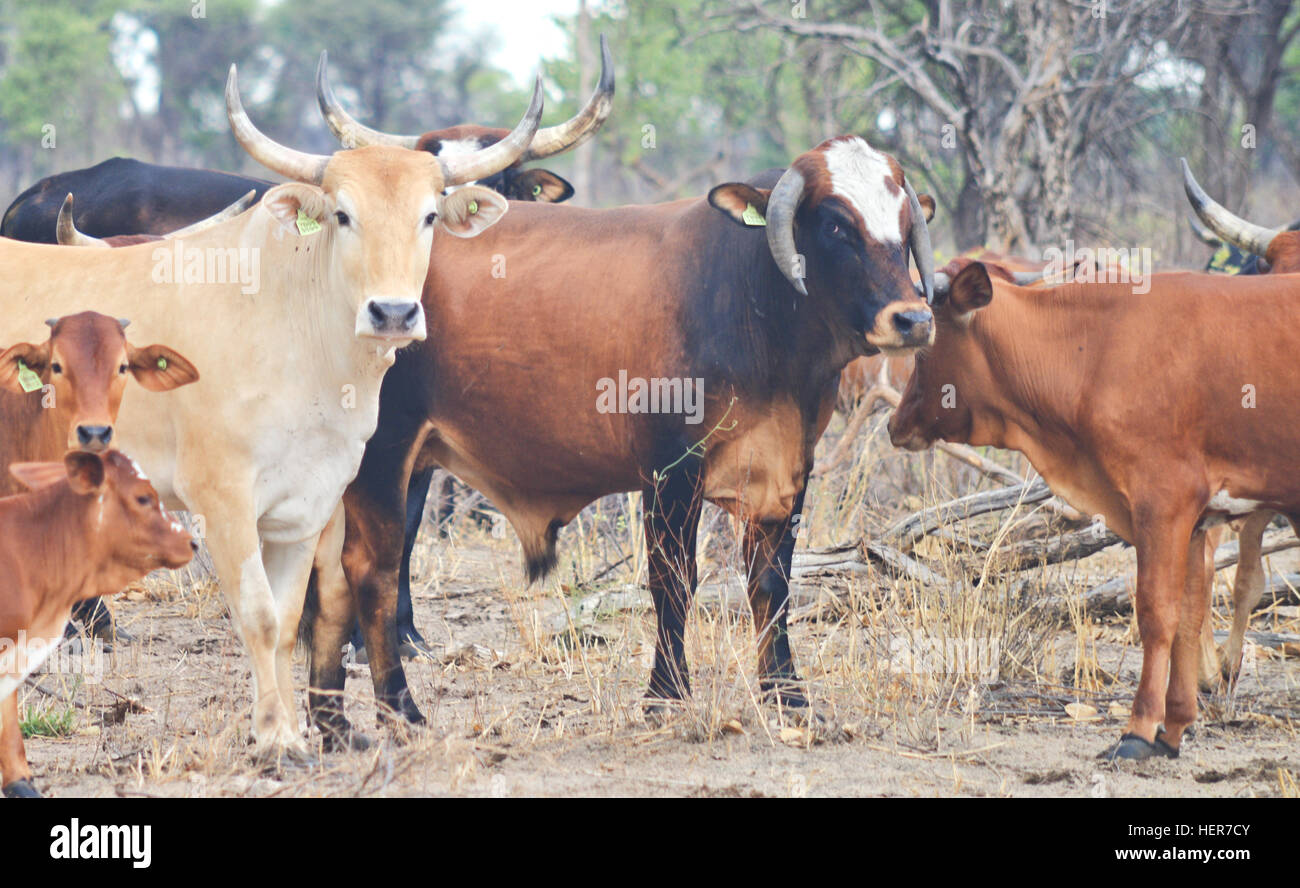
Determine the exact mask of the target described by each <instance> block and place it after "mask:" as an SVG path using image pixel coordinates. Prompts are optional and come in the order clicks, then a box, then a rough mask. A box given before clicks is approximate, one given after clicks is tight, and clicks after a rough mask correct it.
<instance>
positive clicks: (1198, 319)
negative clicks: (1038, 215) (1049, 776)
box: [889, 260, 1300, 758]
mask: <svg viewBox="0 0 1300 888" xmlns="http://www.w3.org/2000/svg"><path fill="white" fill-rule="evenodd" d="M1150 283H1151V289H1150V291H1149V292H1148V293H1145V294H1141V295H1137V294H1135V293H1134V292H1133V288H1132V287H1131V286H1128V285H1123V284H1066V285H1064V286H1058V287H1050V288H1046V289H1041V288H1040V289H1028V288H1021V287H1016V286H1014V285H1011V284H1007V283H1005V282H1003V281H1000V280H996V279H990V277H989V274H988V272H987V270H986V269H985V268H984V267H983V266H982V265H980V264H979V263H973V262H969V261H966V260H960V261H958V262H954V263H952V264H950V265H949V266H948V267H947V268H946V269H945V270H944V273H942V274H940V275H937V276H936V297H935V318H936V322H937V325H938V332H937V334H936V337H935V346H934V348H932V349H928V350H926V351H923V352H921V353H919V354H918V355H917V358H916V371H915V373H913V375H912V378H911V379H910V380H909V381H908V384H907V389H906V390H905V392H904V394H903V401H902V404H901V405H900V406H899V409H898V410H897V412H896V413H895V414H894V416H893V418H892V420H891V421H890V424H889V431H890V438H891V440H892V441H893V442H894V443H895V444H896V445H897V446H900V447H906V448H908V449H911V450H919V449H923V448H925V447H927V446H929V445H931V444H933V443H934V442H935V441H936V440H938V439H944V440H947V441H954V442H961V443H965V444H972V445H976V446H982V445H991V446H995V447H1009V448H1013V449H1016V450H1019V451H1020V452H1021V453H1023V454H1025V455H1026V456H1027V457H1028V458H1029V461H1030V462H1031V463H1032V464H1033V466H1034V468H1035V469H1036V470H1037V471H1038V473H1039V474H1040V475H1042V476H1043V478H1044V480H1046V481H1047V483H1048V484H1050V485H1051V487H1052V489H1053V490H1054V491H1056V493H1057V494H1058V495H1060V496H1061V497H1062V498H1063V499H1065V500H1066V501H1067V502H1069V503H1070V504H1071V505H1072V506H1074V507H1075V508H1076V509H1078V510H1080V511H1081V512H1084V513H1085V514H1090V515H1102V516H1103V517H1104V519H1105V521H1106V523H1107V525H1108V526H1109V527H1110V529H1111V530H1113V531H1114V532H1115V533H1116V534H1118V535H1119V536H1120V537H1121V538H1123V539H1125V540H1127V541H1128V542H1130V543H1132V544H1133V545H1134V546H1135V547H1136V548H1137V560H1138V579H1137V595H1136V610H1137V619H1138V628H1139V631H1140V632H1141V637H1142V646H1143V659H1142V677H1141V680H1140V683H1139V685H1138V690H1137V694H1136V696H1135V699H1134V703H1133V711H1132V716H1131V717H1130V719H1129V723H1128V729H1127V731H1126V732H1125V733H1124V735H1123V736H1122V737H1121V738H1120V741H1119V742H1118V743H1117V744H1116V745H1115V746H1113V747H1112V748H1111V749H1110V750H1108V752H1107V753H1106V754H1107V755H1108V756H1110V757H1112V758H1114V757H1119V758H1147V757H1150V756H1155V755H1163V756H1169V757H1176V756H1177V755H1178V750H1179V747H1180V744H1181V742H1182V735H1183V730H1184V729H1185V728H1186V727H1187V726H1188V725H1190V724H1191V723H1192V722H1193V721H1194V720H1195V719H1196V708H1197V702H1196V684H1197V664H1198V660H1199V636H1200V632H1201V628H1202V625H1203V623H1204V621H1205V617H1206V613H1207V605H1208V598H1207V596H1206V595H1205V589H1206V579H1207V577H1206V559H1205V532H1206V528H1207V527H1209V526H1212V525H1214V524H1216V523H1222V522H1223V521H1225V520H1228V519H1231V518H1234V517H1239V516H1243V515H1246V514H1249V513H1252V512H1256V511H1258V510H1260V509H1271V510H1274V511H1279V512H1282V513H1284V514H1287V515H1296V514H1297V513H1298V512H1300V474H1297V472H1296V471H1295V464H1296V461H1297V458H1298V457H1300V399H1297V398H1296V397H1295V393H1296V392H1297V390H1300V368H1297V366H1296V363H1295V360H1294V356H1295V354H1296V351H1297V348H1300V332H1297V331H1298V330H1300V301H1298V300H1300V280H1296V279H1290V278H1271V277H1254V278H1231V279H1229V278H1224V277H1222V276H1210V275H1204V274H1195V273H1178V274H1158V275H1154V276H1152V277H1151V278H1150ZM1292 318H1294V320H1295V321H1296V323H1293V322H1292ZM1244 387H1249V388H1244ZM1243 391H1246V392H1248V393H1249V397H1250V398H1252V399H1254V398H1257V399H1258V401H1257V403H1258V404H1259V407H1258V409H1249V408H1251V407H1253V405H1254V404H1255V403H1256V401H1255V400H1250V401H1246V400H1244V399H1243Z"/></svg>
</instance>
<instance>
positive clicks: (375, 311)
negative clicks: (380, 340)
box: [368, 301, 388, 326]
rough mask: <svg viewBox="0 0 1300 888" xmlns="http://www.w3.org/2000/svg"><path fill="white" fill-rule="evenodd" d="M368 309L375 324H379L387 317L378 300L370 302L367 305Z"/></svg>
mask: <svg viewBox="0 0 1300 888" xmlns="http://www.w3.org/2000/svg"><path fill="white" fill-rule="evenodd" d="M368 308H369V309H370V319H371V320H372V321H374V322H375V325H376V326H381V325H382V324H383V323H384V321H386V320H387V319H388V313H387V312H385V311H384V307H383V306H382V305H380V304H379V303H378V302H373V301H372V302H371V303H370V305H369V306H368Z"/></svg>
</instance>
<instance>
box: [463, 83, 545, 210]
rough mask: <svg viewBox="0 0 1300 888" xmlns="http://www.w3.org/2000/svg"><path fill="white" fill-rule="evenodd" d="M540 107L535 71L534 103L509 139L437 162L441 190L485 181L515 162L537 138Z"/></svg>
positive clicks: (540, 93) (529, 106) (539, 90)
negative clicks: (440, 178)
mask: <svg viewBox="0 0 1300 888" xmlns="http://www.w3.org/2000/svg"><path fill="white" fill-rule="evenodd" d="M542 105H543V102H542V73H541V72H540V71H538V72H537V80H536V81H535V82H534V83H533V100H532V101H531V102H529V104H528V110H527V111H525V112H524V116H523V119H522V120H520V121H519V123H518V124H517V125H516V126H515V128H514V129H513V130H511V131H510V135H508V136H506V137H505V138H504V139H502V140H501V141H500V142H497V143H496V144H493V145H489V146H487V147H486V148H480V149H479V150H477V151H473V152H470V153H469V154H458V155H456V156H454V157H439V158H438V165H439V166H441V167H442V183H443V187H450V186H452V185H464V184H465V183H466V182H473V181H476V180H478V179H485V178H487V177H488V176H490V175H492V174H493V173H499V172H500V171H501V170H504V169H505V168H506V167H508V166H510V165H511V164H513V163H515V162H516V161H518V160H519V157H520V156H521V155H522V154H523V153H524V151H526V150H527V149H528V146H529V145H531V144H532V143H533V136H535V135H537V125H538V124H539V123H541V120H542Z"/></svg>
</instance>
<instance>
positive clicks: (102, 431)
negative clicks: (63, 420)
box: [77, 425, 113, 453]
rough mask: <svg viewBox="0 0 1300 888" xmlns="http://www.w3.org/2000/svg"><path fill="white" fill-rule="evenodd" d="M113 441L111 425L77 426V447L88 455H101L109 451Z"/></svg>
mask: <svg viewBox="0 0 1300 888" xmlns="http://www.w3.org/2000/svg"><path fill="white" fill-rule="evenodd" d="M112 440H113V427H112V426H111V425H79V426H77V446H78V447H79V448H81V449H82V450H84V451H86V452H88V453H101V452H103V451H105V450H107V449H108V445H109V442H110V441H112Z"/></svg>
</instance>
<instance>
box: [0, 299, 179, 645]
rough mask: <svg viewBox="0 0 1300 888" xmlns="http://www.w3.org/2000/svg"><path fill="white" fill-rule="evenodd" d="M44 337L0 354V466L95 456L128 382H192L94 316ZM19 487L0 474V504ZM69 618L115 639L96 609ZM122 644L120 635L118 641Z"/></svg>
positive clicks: (161, 353) (71, 320) (159, 352)
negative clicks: (76, 453)
mask: <svg viewBox="0 0 1300 888" xmlns="http://www.w3.org/2000/svg"><path fill="white" fill-rule="evenodd" d="M46 323H48V324H49V325H50V336H49V339H47V340H46V341H45V342H43V343H41V344H39V345H35V344H32V343H20V344H18V345H14V346H10V347H9V348H8V349H4V350H3V352H0V465H8V464H9V463H12V462H20V461H26V460H49V459H57V458H59V457H60V456H62V455H63V453H64V451H66V450H84V451H87V452H97V451H102V450H105V449H107V448H108V447H109V446H110V444H111V443H112V440H113V429H114V426H115V425H116V423H117V413H118V408H119V407H120V406H121V403H122V396H123V395H124V394H125V392H126V382H127V379H128V378H134V379H135V380H136V382H138V383H139V384H140V385H141V386H142V387H143V388H145V389H148V390H149V391H155V392H162V391H168V390H170V389H174V388H177V387H179V386H182V385H188V384H189V383H191V382H194V381H196V380H197V379H198V378H199V373H198V371H197V370H196V369H195V368H194V365H193V364H191V363H190V362H189V361H188V360H186V358H185V357H184V356H182V355H181V354H179V353H177V352H176V351H175V350H173V349H171V348H168V347H167V346H165V345H150V346H145V347H143V348H137V347H136V346H134V345H132V344H131V343H130V342H128V341H127V338H126V332H125V329H126V325H127V323H128V322H127V321H125V320H121V321H119V320H115V319H113V318H110V317H108V316H107V315H102V314H98V313H96V312H93V311H87V312H82V313H80V314H75V315H68V316H67V317H63V318H59V319H58V320H51V321H47V322H46ZM21 490H22V487H21V486H20V485H18V484H17V483H16V482H15V481H14V480H13V479H11V478H10V477H9V476H8V474H0V496H8V495H10V494H14V493H19V492H20V491H21ZM75 615H76V618H77V619H79V620H81V621H82V622H83V623H84V624H85V625H86V627H87V628H91V626H92V625H96V624H98V625H99V626H100V628H101V630H107V631H101V632H100V633H99V634H101V635H107V636H110V637H112V636H113V635H114V633H113V631H111V630H112V624H111V621H110V620H109V618H108V610H107V609H106V608H105V607H104V606H103V605H102V604H101V603H100V602H99V601H98V600H95V601H89V602H87V603H85V604H81V605H78V606H77V608H76V611H75ZM117 634H118V635H121V636H123V637H125V633H117Z"/></svg>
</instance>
